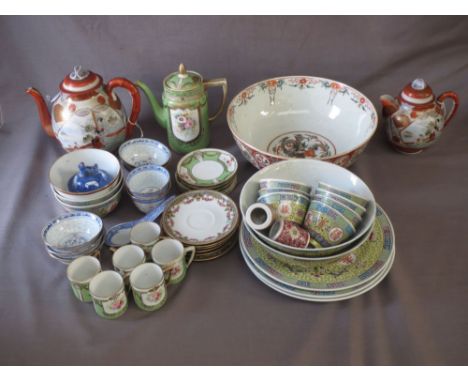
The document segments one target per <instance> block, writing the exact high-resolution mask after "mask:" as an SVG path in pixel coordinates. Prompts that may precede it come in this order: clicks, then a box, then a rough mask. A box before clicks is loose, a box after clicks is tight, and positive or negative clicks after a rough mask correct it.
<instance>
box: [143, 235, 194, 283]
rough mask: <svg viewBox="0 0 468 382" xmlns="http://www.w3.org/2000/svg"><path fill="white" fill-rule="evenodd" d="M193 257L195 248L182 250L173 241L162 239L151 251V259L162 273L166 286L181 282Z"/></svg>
mask: <svg viewBox="0 0 468 382" xmlns="http://www.w3.org/2000/svg"><path fill="white" fill-rule="evenodd" d="M194 257H195V247H186V248H184V246H183V244H182V243H181V242H180V241H178V240H175V239H164V240H161V241H160V242H158V243H156V244H155V245H154V247H153V249H152V250H151V258H152V259H153V261H154V262H155V263H156V264H158V265H159V266H160V267H161V268H162V270H163V271H164V278H165V280H166V282H167V283H168V284H177V283H179V282H181V281H182V280H183V279H184V278H185V275H186V273H187V269H188V267H189V266H190V264H191V263H192V261H193V259H194Z"/></svg>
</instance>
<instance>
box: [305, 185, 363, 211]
mask: <svg viewBox="0 0 468 382" xmlns="http://www.w3.org/2000/svg"><path fill="white" fill-rule="evenodd" d="M314 195H317V196H322V197H325V198H328V199H333V200H336V201H337V202H340V203H341V204H344V205H345V206H346V207H348V208H349V209H351V210H353V211H354V212H356V213H357V214H358V215H359V216H361V217H362V216H363V215H364V214H365V213H366V209H365V208H364V207H363V206H360V205H359V204H357V203H354V202H353V201H351V200H349V199H346V198H344V197H342V196H340V195H338V194H335V193H333V192H330V191H327V190H321V189H320V188H317V190H316V191H315V194H314Z"/></svg>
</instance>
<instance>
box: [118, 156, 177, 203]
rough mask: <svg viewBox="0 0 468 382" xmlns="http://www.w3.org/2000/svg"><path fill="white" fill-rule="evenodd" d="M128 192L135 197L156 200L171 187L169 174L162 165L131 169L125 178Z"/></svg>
mask: <svg viewBox="0 0 468 382" xmlns="http://www.w3.org/2000/svg"><path fill="white" fill-rule="evenodd" d="M125 185H126V186H127V190H128V193H129V194H130V196H132V198H133V197H135V198H137V199H146V200H158V199H162V198H164V197H165V196H166V195H167V194H168V192H169V191H170V189H171V176H170V174H169V171H167V170H166V169H165V168H164V167H162V166H157V165H152V164H151V165H145V166H141V167H137V168H136V169H134V170H132V171H131V172H130V173H129V174H128V176H127V179H126V180H125Z"/></svg>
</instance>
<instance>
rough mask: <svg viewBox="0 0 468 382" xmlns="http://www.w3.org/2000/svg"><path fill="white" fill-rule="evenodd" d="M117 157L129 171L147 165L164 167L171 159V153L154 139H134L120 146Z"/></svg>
mask: <svg viewBox="0 0 468 382" xmlns="http://www.w3.org/2000/svg"><path fill="white" fill-rule="evenodd" d="M119 157H120V159H121V160H122V162H123V163H124V165H125V167H127V168H128V169H130V170H131V169H134V168H136V167H140V166H144V165H147V164H155V165H158V166H164V165H165V164H166V163H167V162H169V160H170V159H171V151H170V150H169V149H168V148H167V146H165V145H163V144H162V143H161V142H159V141H156V140H154V139H149V138H136V139H131V140H129V141H126V142H124V143H123V144H122V145H120V147H119Z"/></svg>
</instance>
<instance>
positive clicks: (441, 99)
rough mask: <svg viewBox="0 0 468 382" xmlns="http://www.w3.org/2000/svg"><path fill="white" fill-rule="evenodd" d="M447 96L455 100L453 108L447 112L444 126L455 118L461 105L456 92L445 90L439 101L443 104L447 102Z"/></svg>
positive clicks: (438, 98)
mask: <svg viewBox="0 0 468 382" xmlns="http://www.w3.org/2000/svg"><path fill="white" fill-rule="evenodd" d="M447 98H448V99H451V100H452V101H453V104H452V108H451V109H450V111H449V112H448V113H445V123H444V127H445V126H447V125H448V123H449V122H450V120H451V119H452V118H453V116H454V115H455V112H456V111H457V109H458V105H459V102H458V95H457V93H455V92H443V93H442V94H441V95H440V96H438V97H437V102H439V103H441V104H442V103H444V102H445V100H446V99H447Z"/></svg>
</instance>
